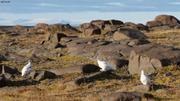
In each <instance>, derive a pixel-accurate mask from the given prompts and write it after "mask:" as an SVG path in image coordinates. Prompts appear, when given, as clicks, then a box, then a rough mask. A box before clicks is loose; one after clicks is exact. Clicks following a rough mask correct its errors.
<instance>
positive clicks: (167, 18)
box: [146, 15, 180, 29]
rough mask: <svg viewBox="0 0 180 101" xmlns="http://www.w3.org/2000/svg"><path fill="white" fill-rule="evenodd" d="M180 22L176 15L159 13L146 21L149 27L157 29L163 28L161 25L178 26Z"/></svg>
mask: <svg viewBox="0 0 180 101" xmlns="http://www.w3.org/2000/svg"><path fill="white" fill-rule="evenodd" d="M179 24H180V21H179V20H178V19H177V18H176V17H174V16H171V15H159V16H156V17H155V19H154V20H153V21H148V22H147V23H146V25H147V26H148V27H149V28H153V27H156V29H161V28H162V27H160V26H168V27H175V26H178V25H179ZM157 27H159V28H157ZM163 28H164V27H163ZM166 28H167V27H166Z"/></svg>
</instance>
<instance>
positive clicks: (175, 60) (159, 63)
mask: <svg viewBox="0 0 180 101" xmlns="http://www.w3.org/2000/svg"><path fill="white" fill-rule="evenodd" d="M171 64H180V50H179V49H174V48H172V47H167V46H162V45H158V44H152V43H151V44H144V45H139V46H137V47H135V48H134V49H133V51H131V53H130V57H129V65H128V67H129V72H130V73H131V74H139V73H140V71H141V70H142V69H143V70H144V71H145V72H147V73H154V72H155V71H156V69H160V68H162V67H163V66H168V65H171Z"/></svg>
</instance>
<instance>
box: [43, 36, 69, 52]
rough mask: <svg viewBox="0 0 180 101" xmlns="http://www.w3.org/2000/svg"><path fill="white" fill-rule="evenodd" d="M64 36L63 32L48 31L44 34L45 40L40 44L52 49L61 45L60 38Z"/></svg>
mask: <svg viewBox="0 0 180 101" xmlns="http://www.w3.org/2000/svg"><path fill="white" fill-rule="evenodd" d="M63 37H66V35H65V34H64V33H54V34H53V33H48V34H47V35H46V38H47V39H46V40H45V41H43V42H42V44H43V45H44V46H45V47H46V48H48V49H54V48H58V47H61V44H60V40H61V38H63Z"/></svg>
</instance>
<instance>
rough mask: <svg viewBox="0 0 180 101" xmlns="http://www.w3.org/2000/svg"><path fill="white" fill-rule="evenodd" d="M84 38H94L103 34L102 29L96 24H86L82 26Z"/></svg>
mask: <svg viewBox="0 0 180 101" xmlns="http://www.w3.org/2000/svg"><path fill="white" fill-rule="evenodd" d="M80 27H81V28H80V29H81V31H82V33H83V35H84V36H92V35H98V34H101V29H100V28H99V27H97V26H96V25H94V24H91V23H84V24H82V25H81V26H80Z"/></svg>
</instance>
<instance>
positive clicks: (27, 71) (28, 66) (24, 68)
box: [21, 60, 32, 76]
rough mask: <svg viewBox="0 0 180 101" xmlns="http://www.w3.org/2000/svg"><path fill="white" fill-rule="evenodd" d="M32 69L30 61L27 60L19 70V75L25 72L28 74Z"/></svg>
mask: <svg viewBox="0 0 180 101" xmlns="http://www.w3.org/2000/svg"><path fill="white" fill-rule="evenodd" d="M31 71H32V65H31V61H30V60H29V61H28V64H27V65H25V66H24V67H23V69H22V71H21V73H22V74H21V76H25V75H27V74H29V73H30V72H31Z"/></svg>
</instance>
